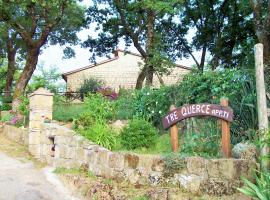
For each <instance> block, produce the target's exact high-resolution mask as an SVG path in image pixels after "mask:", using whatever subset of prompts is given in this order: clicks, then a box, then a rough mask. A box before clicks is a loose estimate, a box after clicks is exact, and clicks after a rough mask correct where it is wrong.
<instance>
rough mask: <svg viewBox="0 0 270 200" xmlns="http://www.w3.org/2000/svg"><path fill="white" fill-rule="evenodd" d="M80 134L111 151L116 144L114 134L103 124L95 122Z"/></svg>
mask: <svg viewBox="0 0 270 200" xmlns="http://www.w3.org/2000/svg"><path fill="white" fill-rule="evenodd" d="M80 134H81V135H83V136H84V137H85V138H87V139H89V140H91V141H93V142H95V143H96V144H98V145H101V146H103V147H105V148H107V149H113V148H114V147H115V144H116V137H115V133H114V132H113V131H112V130H111V129H110V128H109V127H108V126H107V125H106V124H103V123H99V122H96V123H95V124H94V125H93V126H91V127H90V128H87V129H85V130H82V131H80Z"/></svg>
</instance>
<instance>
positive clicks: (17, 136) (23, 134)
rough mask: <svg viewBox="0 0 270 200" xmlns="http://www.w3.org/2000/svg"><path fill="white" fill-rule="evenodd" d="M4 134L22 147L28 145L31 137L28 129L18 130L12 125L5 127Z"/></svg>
mask: <svg viewBox="0 0 270 200" xmlns="http://www.w3.org/2000/svg"><path fill="white" fill-rule="evenodd" d="M3 134H4V135H5V136H6V137H7V138H8V139H10V140H12V141H15V142H17V143H19V144H22V145H28V142H29V140H28V139H29V136H28V129H27V128H17V127H15V126H12V125H5V126H4V127H3Z"/></svg>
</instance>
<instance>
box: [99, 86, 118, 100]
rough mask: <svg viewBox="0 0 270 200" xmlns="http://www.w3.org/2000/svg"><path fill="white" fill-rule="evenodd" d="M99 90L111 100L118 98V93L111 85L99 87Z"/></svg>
mask: <svg viewBox="0 0 270 200" xmlns="http://www.w3.org/2000/svg"><path fill="white" fill-rule="evenodd" d="M97 92H98V93H100V94H102V96H103V97H106V98H108V99H110V100H116V99H117V98H118V94H117V93H116V92H115V91H114V90H113V89H112V88H110V87H102V88H99V89H98V90H97Z"/></svg>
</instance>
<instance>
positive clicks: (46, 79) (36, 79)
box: [27, 64, 64, 93]
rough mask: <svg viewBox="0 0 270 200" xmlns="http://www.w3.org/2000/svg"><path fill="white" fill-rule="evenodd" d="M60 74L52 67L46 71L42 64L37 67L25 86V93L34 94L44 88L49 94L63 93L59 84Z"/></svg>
mask: <svg viewBox="0 0 270 200" xmlns="http://www.w3.org/2000/svg"><path fill="white" fill-rule="evenodd" d="M61 80H62V77H61V73H60V72H59V70H58V68H57V67H55V66H53V67H50V68H49V69H46V68H45V67H44V65H43V64H41V65H38V67H37V70H36V71H35V73H34V75H33V76H32V78H31V80H30V81H29V84H28V85H27V92H34V91H35V90H37V89H38V88H40V87H44V88H46V89H48V90H49V91H51V92H54V93H57V92H59V91H63V88H64V86H63V85H62V84H61Z"/></svg>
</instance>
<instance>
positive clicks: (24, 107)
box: [19, 96, 29, 116]
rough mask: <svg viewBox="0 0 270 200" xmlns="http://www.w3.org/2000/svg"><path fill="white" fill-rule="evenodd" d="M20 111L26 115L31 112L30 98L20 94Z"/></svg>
mask: <svg viewBox="0 0 270 200" xmlns="http://www.w3.org/2000/svg"><path fill="white" fill-rule="evenodd" d="M19 112H20V114H21V115H24V116H27V115H28V114H29V99H28V98H27V97H26V96H20V105H19Z"/></svg>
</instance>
